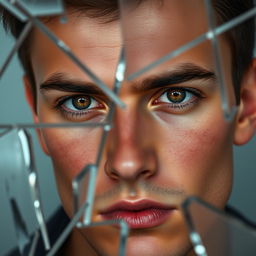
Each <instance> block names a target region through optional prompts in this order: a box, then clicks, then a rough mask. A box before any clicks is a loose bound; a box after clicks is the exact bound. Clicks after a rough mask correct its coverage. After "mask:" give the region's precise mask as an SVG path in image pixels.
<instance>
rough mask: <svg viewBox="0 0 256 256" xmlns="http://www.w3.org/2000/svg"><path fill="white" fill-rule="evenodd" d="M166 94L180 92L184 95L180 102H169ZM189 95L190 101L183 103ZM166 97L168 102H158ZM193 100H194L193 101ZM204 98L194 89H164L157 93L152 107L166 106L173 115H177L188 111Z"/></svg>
mask: <svg viewBox="0 0 256 256" xmlns="http://www.w3.org/2000/svg"><path fill="white" fill-rule="evenodd" d="M168 92H182V93H185V98H184V99H183V100H182V102H176V103H175V102H171V100H170V99H168V97H167V96H165V95H166V94H167V93H168ZM188 93H189V94H191V96H190V99H189V100H188V101H187V102H185V103H184V102H183V101H184V100H185V99H186V98H187V96H188V95H187V94H188ZM164 96H165V97H166V99H167V100H168V101H169V102H163V101H160V100H159V99H160V98H161V97H164ZM193 98H194V99H193ZM202 98H205V96H204V95H203V93H202V92H201V91H199V90H197V89H195V88H184V87H171V88H168V89H165V90H164V91H163V90H161V92H160V93H158V96H157V98H155V99H154V100H153V103H152V105H154V106H157V107H158V106H163V105H164V106H166V107H167V108H168V109H172V110H173V111H174V112H175V113H179V112H182V111H186V110H189V109H190V108H192V107H193V106H194V104H196V103H197V102H198V101H199V100H200V99H202Z"/></svg>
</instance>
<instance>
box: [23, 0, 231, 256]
mask: <svg viewBox="0 0 256 256" xmlns="http://www.w3.org/2000/svg"><path fill="white" fill-rule="evenodd" d="M195 7H196V8H195ZM122 15H123V16H122V20H121V21H120V19H117V20H114V21H111V22H102V20H99V19H97V18H88V17H86V16H85V15H79V14H78V13H77V12H74V11H73V12H71V11H70V13H69V14H68V18H69V21H68V23H67V24H65V25H63V24H60V23H59V21H58V20H57V19H53V20H51V21H48V22H46V25H47V26H48V27H49V28H50V29H51V30H52V31H53V32H54V33H56V35H57V36H58V37H59V38H61V39H62V40H63V41H64V42H65V43H66V44H67V45H68V46H69V47H70V48H71V50H72V51H73V52H74V53H75V54H76V55H77V56H78V57H79V58H80V60H81V61H82V62H83V63H85V64H86V65H88V67H89V68H90V69H91V70H92V71H93V72H94V73H95V74H96V75H97V76H98V77H100V79H101V80H102V81H103V82H104V83H105V84H106V85H108V87H109V88H111V89H112V88H113V83H114V76H115V70H116V66H117V62H118V58H119V54H120V50H121V47H122V45H124V46H125V49H126V60H127V76H129V75H130V74H132V73H133V72H136V71H138V70H139V69H141V68H143V66H145V65H148V64H150V63H152V62H153V61H155V60H157V59H158V58H160V57H162V56H163V55H165V54H167V53H169V52H170V51H173V50H175V49H176V48H177V47H179V46H181V45H182V44H185V43H187V42H189V41H191V40H193V39H194V38H195V37H197V36H199V35H200V34H202V33H204V32H206V31H207V20H206V14H205V9H204V5H203V2H202V1H175V0H173V1H166V2H165V1H162V4H161V5H155V4H154V3H153V2H151V1H146V3H142V4H141V5H138V6H137V7H136V8H135V9H128V11H127V12H126V11H125V10H124V11H123V13H122ZM129 15H130V16H129ZM129 21H130V22H129ZM130 23H131V24H132V26H131V25H129V24H130ZM136 24H137V26H136ZM121 30H122V32H121ZM221 48H222V50H223V53H224V54H223V56H222V59H223V63H224V65H225V69H226V70H225V71H226V73H225V79H226V81H227V84H228V86H230V88H232V83H231V82H230V81H231V71H230V70H231V55H230V49H229V45H228V43H227V42H226V41H225V39H222V40H221ZM213 60H214V58H213V55H212V49H211V44H210V42H209V41H204V42H203V43H201V44H199V45H197V46H196V47H194V48H192V49H189V50H187V51H185V52H184V53H182V54H180V55H178V56H176V57H175V58H172V59H170V60H168V61H166V62H164V63H162V64H161V65H158V66H156V67H155V68H153V69H151V70H149V71H147V72H145V73H143V74H141V75H140V76H138V77H136V78H135V79H133V80H125V81H124V82H123V84H122V88H121V90H120V98H121V99H122V101H123V102H124V103H125V104H126V108H125V109H120V108H117V109H116V111H115V113H114V117H113V128H112V130H111V131H110V132H109V134H108V137H107V141H106V144H105V147H104V151H103V155H102V158H101V161H100V167H99V173H98V177H97V182H96V195H95V203H94V210H93V215H92V220H93V221H103V220H110V219H123V220H125V221H126V222H127V223H128V225H129V226H130V229H131V230H130V235H129V238H128V243H127V255H129V256H132V255H139V254H141V255H159V256H160V255H161V256H162V255H164V256H167V255H173V256H174V255H175V256H176V255H187V253H189V252H190V251H191V246H190V243H189V239H188V234H187V230H186V227H185V224H184V220H183V215H182V212H181V209H180V204H181V202H182V201H183V199H184V198H185V197H186V196H188V195H197V196H199V197H201V198H203V199H205V200H206V201H208V202H210V203H211V204H213V205H215V206H217V207H219V208H224V206H225V204H226V201H227V199H228V196H229V193H230V189H231V180H232V140H233V132H234V129H235V128H234V124H232V123H227V122H225V121H224V119H223V113H222V110H221V100H220V95H219V90H218V81H217V79H216V74H215V71H214V61H213ZM31 64H32V67H33V71H34V75H35V80H36V85H37V112H36V113H34V118H35V121H36V122H38V121H40V122H47V123H48V122H54V123H55V122H56V123H59V122H60V123H61V122H70V123H71V122H74V123H103V122H105V121H106V118H107V115H108V113H109V111H110V99H109V98H108V97H107V96H106V95H105V94H104V93H102V91H101V90H99V89H98V87H97V86H96V85H95V84H94V83H93V82H92V81H91V79H90V78H89V77H88V76H87V75H86V74H85V73H83V72H82V71H81V69H80V68H79V67H78V66H76V65H75V64H74V63H73V62H72V61H71V60H70V59H69V58H68V57H67V56H66V55H64V54H63V53H62V52H61V51H60V50H59V49H58V48H57V47H56V46H54V45H53V44H52V43H51V42H50V41H49V39H47V38H46V37H45V36H44V35H42V34H41V33H40V32H39V31H37V30H34V32H33V35H32V37H31ZM27 93H28V96H29V95H30V93H31V92H30V91H29V90H28V91H27ZM101 136H102V129H101V128H100V127H89V128H88V127H87V128H85V127H79V128H58V129H56V128H55V129H50V128H49V129H44V130H41V131H40V132H39V139H40V141H41V144H42V147H43V149H44V151H45V153H46V154H48V155H49V156H50V157H51V159H52V162H53V165H54V168H55V176H56V181H57V186H58V190H59V194H60V197H61V199H62V202H63V207H64V209H65V210H66V212H67V213H68V214H69V215H70V216H72V189H71V182H72V179H73V178H74V177H76V176H77V175H78V174H79V172H80V171H81V170H82V169H83V167H84V166H85V165H87V164H89V163H94V162H95V161H96V158H97V152H98V147H99V143H100V140H101ZM117 229H118V228H117V227H116V226H113V227H109V228H107V229H104V230H103V229H102V230H101V229H99V230H98V231H96V230H94V231H92V230H91V231H90V229H81V230H79V231H74V232H77V233H76V236H75V237H76V239H74V240H72V243H74V245H76V246H80V251H83V250H84V252H86V251H87V253H89V252H91V250H96V252H98V253H99V255H115V254H116V251H114V249H113V248H116V246H114V245H113V242H111V240H110V237H113V236H114V235H115V234H116V233H117V232H116V230H117ZM78 241H80V242H78ZM81 241H83V242H81ZM70 243H71V242H70ZM90 248H94V249H90ZM78 255H79V254H78ZM87 255H89V254H87ZM91 255H94V254H93V253H92V254H91ZM191 255H192V254H191Z"/></svg>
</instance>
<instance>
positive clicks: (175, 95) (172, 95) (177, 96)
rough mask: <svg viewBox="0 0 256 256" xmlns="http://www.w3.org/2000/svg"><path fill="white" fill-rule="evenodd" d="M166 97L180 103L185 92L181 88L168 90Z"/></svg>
mask: <svg viewBox="0 0 256 256" xmlns="http://www.w3.org/2000/svg"><path fill="white" fill-rule="evenodd" d="M167 97H168V99H169V100H170V101H172V102H173V103H180V102H182V101H183V100H184V99H185V97H186V93H185V92H184V91H181V90H175V91H170V92H169V93H168V95H167Z"/></svg>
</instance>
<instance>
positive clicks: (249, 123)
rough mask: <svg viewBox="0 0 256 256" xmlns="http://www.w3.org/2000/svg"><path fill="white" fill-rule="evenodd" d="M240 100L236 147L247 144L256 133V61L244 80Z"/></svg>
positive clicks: (254, 60)
mask: <svg viewBox="0 0 256 256" xmlns="http://www.w3.org/2000/svg"><path fill="white" fill-rule="evenodd" d="M240 99H241V103H240V106H239V111H238V115H237V120H236V127H235V136H234V144H236V145H243V144H245V143H247V142H248V141H249V140H250V139H251V138H252V137H253V135H254V133H255V131H256V59H253V61H252V63H251V65H250V68H249V69H248V71H247V72H246V74H245V76H244V78H243V80H242V84H241V93H240Z"/></svg>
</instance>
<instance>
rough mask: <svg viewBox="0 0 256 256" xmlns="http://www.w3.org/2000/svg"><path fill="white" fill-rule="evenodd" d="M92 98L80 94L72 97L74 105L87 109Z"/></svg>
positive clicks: (80, 108) (77, 107)
mask: <svg viewBox="0 0 256 256" xmlns="http://www.w3.org/2000/svg"><path fill="white" fill-rule="evenodd" d="M91 102H92V100H91V98H90V97H89V96H78V97H74V98H72V105H73V106H74V107H75V108H76V109H79V110H82V109H87V108H88V107H89V106H90V105H91Z"/></svg>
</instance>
